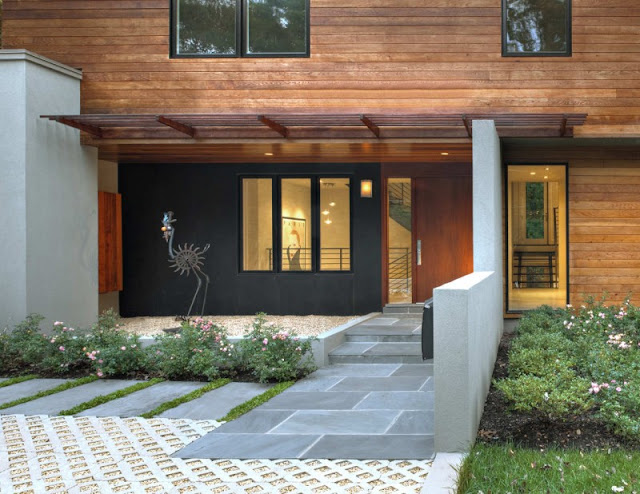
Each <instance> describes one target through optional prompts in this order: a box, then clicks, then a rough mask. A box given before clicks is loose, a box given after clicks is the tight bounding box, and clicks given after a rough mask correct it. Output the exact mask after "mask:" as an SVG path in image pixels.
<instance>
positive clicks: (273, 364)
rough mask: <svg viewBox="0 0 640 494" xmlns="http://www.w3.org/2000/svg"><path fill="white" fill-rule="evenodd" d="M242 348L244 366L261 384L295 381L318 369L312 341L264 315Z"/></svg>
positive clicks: (255, 323) (255, 322) (242, 363)
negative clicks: (278, 325) (269, 321)
mask: <svg viewBox="0 0 640 494" xmlns="http://www.w3.org/2000/svg"><path fill="white" fill-rule="evenodd" d="M239 346H240V351H241V365H242V366H243V367H244V369H246V370H247V371H249V372H251V373H252V374H253V375H254V376H256V378H258V380H259V381H260V382H267V381H288V380H294V379H297V378H299V377H301V376H304V375H306V374H308V373H310V372H312V371H313V370H315V369H316V366H315V364H314V361H313V354H312V351H311V341H310V340H305V341H302V340H300V338H299V337H298V336H296V335H295V334H289V333H288V332H286V331H284V330H283V329H282V328H279V327H277V326H274V325H272V324H271V323H267V321H266V318H265V314H262V313H261V314H258V315H257V316H256V319H255V320H254V322H253V329H252V330H251V332H250V333H249V334H248V335H245V336H244V338H243V339H242V341H241V342H240V344H239Z"/></svg>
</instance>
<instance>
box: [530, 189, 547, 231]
mask: <svg viewBox="0 0 640 494" xmlns="http://www.w3.org/2000/svg"><path fill="white" fill-rule="evenodd" d="M526 191H527V199H526V200H527V203H526V211H527V238H530V239H541V238H544V183H543V182H527V188H526Z"/></svg>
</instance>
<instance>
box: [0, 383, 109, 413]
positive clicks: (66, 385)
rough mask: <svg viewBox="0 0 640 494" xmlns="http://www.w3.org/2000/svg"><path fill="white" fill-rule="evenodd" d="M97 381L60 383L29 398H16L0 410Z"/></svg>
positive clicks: (3, 405) (4, 404) (0, 406)
mask: <svg viewBox="0 0 640 494" xmlns="http://www.w3.org/2000/svg"><path fill="white" fill-rule="evenodd" d="M96 379H98V378H97V377H96V376H88V377H81V378H80V379H74V380H73V381H67V382H66V383H62V384H60V385H59V386H56V387H55V388H51V389H45V390H44V391H40V392H38V393H36V394H34V395H31V396H25V397H24V398H18V399H17V400H13V401H8V402H7V403H3V404H2V405H0V410H4V409H5V408H11V407H15V406H16V405H22V404H23V403H27V402H28V401H33V400H37V399H38V398H44V397H45V396H49V395H52V394H55V393H60V392H61V391H66V390H67V389H71V388H75V387H78V386H82V385H83V384H88V383H90V382H93V381H95V380H96Z"/></svg>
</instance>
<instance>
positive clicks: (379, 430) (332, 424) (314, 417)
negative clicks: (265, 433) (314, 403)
mask: <svg viewBox="0 0 640 494" xmlns="http://www.w3.org/2000/svg"><path fill="white" fill-rule="evenodd" d="M399 414H400V412H399V411H398V410H301V411H298V412H296V413H294V414H293V415H291V416H290V417H289V418H288V419H287V420H285V421H284V422H283V423H282V424H280V425H279V426H278V427H276V428H275V429H273V430H272V431H271V434H383V433H384V432H385V431H386V430H387V429H388V428H389V427H390V426H391V425H392V423H393V422H394V420H395V419H396V417H398V415H399Z"/></svg>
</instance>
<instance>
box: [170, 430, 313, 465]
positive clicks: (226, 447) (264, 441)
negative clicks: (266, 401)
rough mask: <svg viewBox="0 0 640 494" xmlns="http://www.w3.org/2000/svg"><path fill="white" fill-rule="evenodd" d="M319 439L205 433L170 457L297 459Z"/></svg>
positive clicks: (285, 435)
mask: <svg viewBox="0 0 640 494" xmlns="http://www.w3.org/2000/svg"><path fill="white" fill-rule="evenodd" d="M319 437H320V436H315V435H311V434H308V435H298V434H292V435H287V434H207V435H206V436H204V437H202V438H200V439H198V440H197V441H195V442H193V443H191V444H189V445H188V446H187V447H186V448H184V449H181V450H180V451H178V452H176V453H174V454H173V455H172V456H173V457H174V458H237V459H240V460H246V459H250V458H263V459H278V458H299V457H300V456H301V455H302V453H303V452H304V451H306V450H307V449H309V447H310V446H311V445H312V444H313V443H315V442H316V441H317V440H318V438H319ZM248 445H249V447H247V446H248Z"/></svg>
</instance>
